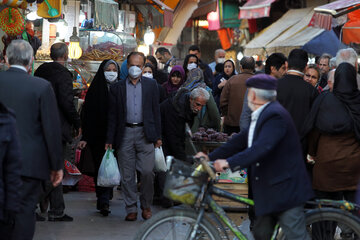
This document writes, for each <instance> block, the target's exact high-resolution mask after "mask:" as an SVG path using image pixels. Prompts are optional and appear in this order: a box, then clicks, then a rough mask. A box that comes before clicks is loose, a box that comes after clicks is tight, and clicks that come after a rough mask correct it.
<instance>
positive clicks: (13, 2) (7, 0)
mask: <svg viewBox="0 0 360 240" xmlns="http://www.w3.org/2000/svg"><path fill="white" fill-rule="evenodd" d="M27 2H28V1H25V0H0V5H6V6H9V7H14V8H22V9H26V7H27Z"/></svg>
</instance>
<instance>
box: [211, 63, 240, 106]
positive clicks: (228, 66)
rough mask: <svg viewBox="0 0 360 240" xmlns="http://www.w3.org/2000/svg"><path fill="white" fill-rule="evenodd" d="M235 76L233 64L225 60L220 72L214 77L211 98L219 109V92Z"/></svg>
mask: <svg viewBox="0 0 360 240" xmlns="http://www.w3.org/2000/svg"><path fill="white" fill-rule="evenodd" d="M234 75H235V64H234V62H233V61H232V60H230V59H229V60H226V61H225V62H224V65H223V69H222V72H221V73H220V74H219V75H218V76H216V78H215V82H214V83H213V96H214V99H215V102H216V105H217V106H218V108H219V105H220V95H221V92H222V90H223V88H224V86H225V84H226V83H227V80H228V79H229V78H231V77H232V76H234Z"/></svg>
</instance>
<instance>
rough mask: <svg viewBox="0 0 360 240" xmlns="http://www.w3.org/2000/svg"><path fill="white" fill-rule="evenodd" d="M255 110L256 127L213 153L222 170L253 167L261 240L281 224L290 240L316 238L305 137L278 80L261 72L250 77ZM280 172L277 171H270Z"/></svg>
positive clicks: (251, 103)
mask: <svg viewBox="0 0 360 240" xmlns="http://www.w3.org/2000/svg"><path fill="white" fill-rule="evenodd" d="M246 86H247V87H248V89H249V92H248V96H247V97H248V103H249V107H250V108H251V110H252V111H253V112H252V114H251V123H250V126H249V127H248V128H247V129H245V130H244V131H241V132H240V133H239V134H236V135H235V136H234V137H232V138H231V140H229V141H228V142H227V143H226V144H224V145H222V146H221V147H219V148H217V149H216V150H215V151H213V152H211V154H209V156H207V155H206V154H204V153H202V152H200V153H198V154H196V157H205V158H207V160H210V161H214V167H215V169H216V171H217V172H223V171H224V170H225V169H227V168H230V169H231V170H232V171H238V170H240V169H243V168H247V167H250V172H251V174H250V175H249V186H250V188H251V190H252V192H253V199H254V203H255V206H256V207H255V215H256V219H255V225H254V229H253V234H254V237H255V239H256V240H258V239H259V240H262V239H270V238H271V236H272V233H273V230H274V227H275V224H276V223H279V225H280V227H281V228H282V229H283V232H284V234H285V236H286V238H287V239H293V240H307V239H310V237H309V236H308V233H307V231H306V225H305V214H304V204H305V202H306V201H307V200H308V199H310V198H311V197H312V196H313V193H312V189H311V183H310V179H309V177H308V175H307V173H306V169H305V163H304V160H303V155H302V149H301V144H300V140H299V138H298V137H297V136H298V135H297V130H296V127H295V125H294V122H293V120H292V118H291V116H290V114H289V113H288V112H287V111H286V109H285V108H284V107H282V106H281V104H280V103H279V102H277V101H276V88H277V79H275V78H274V77H272V76H269V75H266V74H258V75H255V76H253V77H251V78H249V79H248V80H247V81H246ZM272 172H276V174H269V173H272Z"/></svg>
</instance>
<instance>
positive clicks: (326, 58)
mask: <svg viewBox="0 0 360 240" xmlns="http://www.w3.org/2000/svg"><path fill="white" fill-rule="evenodd" d="M330 59H331V55H330V54H327V53H324V54H323V55H321V57H320V58H319V69H320V74H321V76H320V81H319V86H320V87H321V88H324V87H325V86H326V84H327V75H328V73H329V71H330Z"/></svg>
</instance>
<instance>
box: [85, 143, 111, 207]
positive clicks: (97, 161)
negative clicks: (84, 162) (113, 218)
mask: <svg viewBox="0 0 360 240" xmlns="http://www.w3.org/2000/svg"><path fill="white" fill-rule="evenodd" d="M89 147H90V151H91V155H92V160H93V164H94V168H95V172H94V182H95V190H96V198H97V208H101V206H102V205H104V204H107V205H109V202H110V198H111V196H112V191H113V188H112V187H99V186H98V185H97V175H98V172H99V168H100V165H101V161H102V158H103V156H104V154H105V143H98V144H89Z"/></svg>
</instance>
